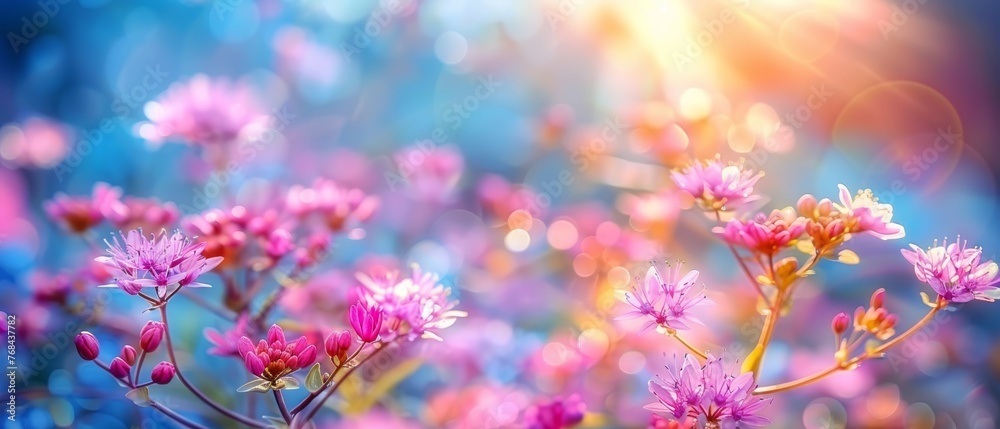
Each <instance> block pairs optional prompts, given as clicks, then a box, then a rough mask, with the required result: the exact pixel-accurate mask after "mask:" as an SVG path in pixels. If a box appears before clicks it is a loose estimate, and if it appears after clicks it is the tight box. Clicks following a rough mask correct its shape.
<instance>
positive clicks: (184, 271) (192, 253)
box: [94, 230, 222, 295]
mask: <svg viewBox="0 0 1000 429" xmlns="http://www.w3.org/2000/svg"><path fill="white" fill-rule="evenodd" d="M120 236H121V238H122V241H121V242H120V241H119V240H118V237H115V238H114V244H112V243H110V242H108V241H107V240H105V243H107V245H108V253H110V256H100V257H98V258H95V259H94V260H95V261H97V262H99V263H101V264H104V265H105V266H107V267H108V268H109V269H110V270H111V273H112V276H113V277H114V280H115V283H112V284H106V285H101V286H100V287H118V288H121V289H122V290H124V291H125V292H128V293H129V294H130V295H136V294H138V293H139V291H140V290H142V288H144V287H156V288H161V289H162V288H165V287H167V286H181V287H210V286H209V285H208V284H205V283H200V282H197V281H196V280H197V279H198V277H199V276H201V275H202V274H205V273H207V272H209V271H211V270H212V268H215V266H216V265H219V263H220V262H222V258H220V257H216V258H208V259H206V258H205V257H204V256H203V255H202V254H201V253H202V250H204V249H205V244H204V243H192V242H191V240H189V239H187V238H185V237H184V235H182V234H181V233H180V232H177V233H174V234H173V235H170V236H168V235H167V234H166V231H163V232H161V233H160V235H159V237H157V236H154V235H150V237H146V236H145V235H143V234H142V233H141V232H140V231H137V230H132V231H129V232H128V234H127V235H126V234H120Z"/></svg>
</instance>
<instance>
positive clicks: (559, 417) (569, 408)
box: [525, 395, 587, 429]
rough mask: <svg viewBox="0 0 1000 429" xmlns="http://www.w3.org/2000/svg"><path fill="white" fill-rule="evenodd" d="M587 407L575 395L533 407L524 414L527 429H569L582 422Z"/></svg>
mask: <svg viewBox="0 0 1000 429" xmlns="http://www.w3.org/2000/svg"><path fill="white" fill-rule="evenodd" d="M586 411H587V406H586V405H585V404H584V403H583V402H581V401H580V397H579V396H577V395H573V396H570V397H569V398H566V399H559V398H557V399H555V400H553V401H551V402H547V403H543V404H539V405H536V406H533V407H531V408H529V409H528V411H527V412H525V424H526V425H527V426H528V429H563V428H571V427H573V426H576V425H578V424H579V423H580V422H581V421H583V416H584V413H586Z"/></svg>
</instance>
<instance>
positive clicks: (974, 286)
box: [902, 238, 1000, 302]
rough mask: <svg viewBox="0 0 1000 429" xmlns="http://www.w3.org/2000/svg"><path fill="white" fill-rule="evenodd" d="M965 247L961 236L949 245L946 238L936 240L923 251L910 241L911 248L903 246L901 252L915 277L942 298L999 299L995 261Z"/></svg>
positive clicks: (990, 300) (977, 248)
mask: <svg viewBox="0 0 1000 429" xmlns="http://www.w3.org/2000/svg"><path fill="white" fill-rule="evenodd" d="M967 246H968V244H967V242H963V241H961V238H960V239H958V240H956V242H954V243H951V244H948V241H947V239H945V240H944V241H943V242H942V243H941V245H940V246H938V245H937V242H936V241H935V243H934V247H931V248H929V249H927V250H926V251H925V250H923V249H921V248H920V247H918V246H917V245H915V244H911V245H910V248H911V249H913V250H905V249H904V250H903V251H902V253H903V257H904V258H906V260H907V261H909V262H910V263H911V264H913V270H914V273H915V274H916V276H917V279H919V280H920V281H922V282H924V283H927V284H929V285H930V286H931V288H933V289H934V292H937V294H938V296H940V297H941V298H942V299H944V300H945V301H948V302H968V301H972V300H974V299H975V300H980V301H989V302H992V301H994V300H995V299H997V298H1000V294H998V289H997V286H996V284H997V283H998V282H1000V279H998V278H997V271H998V269H997V264H996V262H993V261H992V260H989V261H986V262H983V261H982V254H983V250H982V249H981V248H979V247H972V248H969V247H967Z"/></svg>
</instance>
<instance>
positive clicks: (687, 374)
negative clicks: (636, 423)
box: [646, 355, 771, 427]
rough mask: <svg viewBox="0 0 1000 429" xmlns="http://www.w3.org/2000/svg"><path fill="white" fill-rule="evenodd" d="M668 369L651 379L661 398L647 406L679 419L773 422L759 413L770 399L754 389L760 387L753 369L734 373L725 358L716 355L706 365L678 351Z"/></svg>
mask: <svg viewBox="0 0 1000 429" xmlns="http://www.w3.org/2000/svg"><path fill="white" fill-rule="evenodd" d="M666 369H667V373H666V375H665V376H662V377H661V376H658V377H657V378H656V379H654V380H650V381H649V391H650V392H652V393H653V395H654V396H656V399H657V401H658V402H656V403H653V404H650V405H647V406H646V409H648V410H650V411H653V412H656V413H660V414H662V415H663V416H665V417H667V418H669V419H672V420H675V421H678V422H686V421H687V419H688V418H691V417H693V418H704V419H705V422H707V423H715V424H716V425H719V424H727V425H728V424H735V426H737V427H740V426H741V425H745V426H765V425H768V424H770V423H771V421H770V420H768V419H767V418H765V417H763V416H760V415H758V414H759V413H760V411H761V410H762V409H763V408H764V407H765V406H766V405H767V402H766V401H765V400H764V399H761V398H758V397H756V396H754V395H753V393H752V392H753V390H754V389H755V388H756V387H757V386H756V383H755V382H754V378H753V373H750V372H746V373H743V374H739V375H733V374H731V373H730V372H728V371H727V370H726V368H724V366H723V363H722V359H720V358H716V357H714V356H712V355H708V358H707V359H706V363H705V365H704V366H702V365H701V364H700V363H698V361H697V360H695V358H694V356H691V355H686V356H685V357H684V358H683V359H682V358H680V357H678V356H676V355H674V359H673V362H671V363H670V364H668V365H667V366H666Z"/></svg>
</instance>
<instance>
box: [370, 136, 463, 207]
mask: <svg viewBox="0 0 1000 429" xmlns="http://www.w3.org/2000/svg"><path fill="white" fill-rule="evenodd" d="M428 147H429V148H431V149H429V150H428V149H427V148H428ZM396 165H397V166H398V167H399V172H398V174H394V173H387V175H386V178H387V179H388V181H389V186H390V187H391V188H392V189H393V190H395V189H396V187H397V185H399V184H400V182H402V183H403V184H405V188H406V189H407V191H408V193H409V195H411V196H414V197H416V198H417V199H418V200H421V201H427V202H432V203H442V202H447V201H450V200H451V198H452V197H453V196H454V193H455V189H456V186H457V185H458V181H459V179H461V177H462V170H463V169H464V168H465V160H464V159H463V158H462V154H461V153H460V152H458V151H457V150H455V149H454V148H452V147H448V146H438V147H435V146H434V143H433V142H431V141H429V140H427V141H424V142H418V143H417V144H415V145H413V146H410V147H407V148H404V149H402V150H400V151H399V152H398V153H397V154H396Z"/></svg>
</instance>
